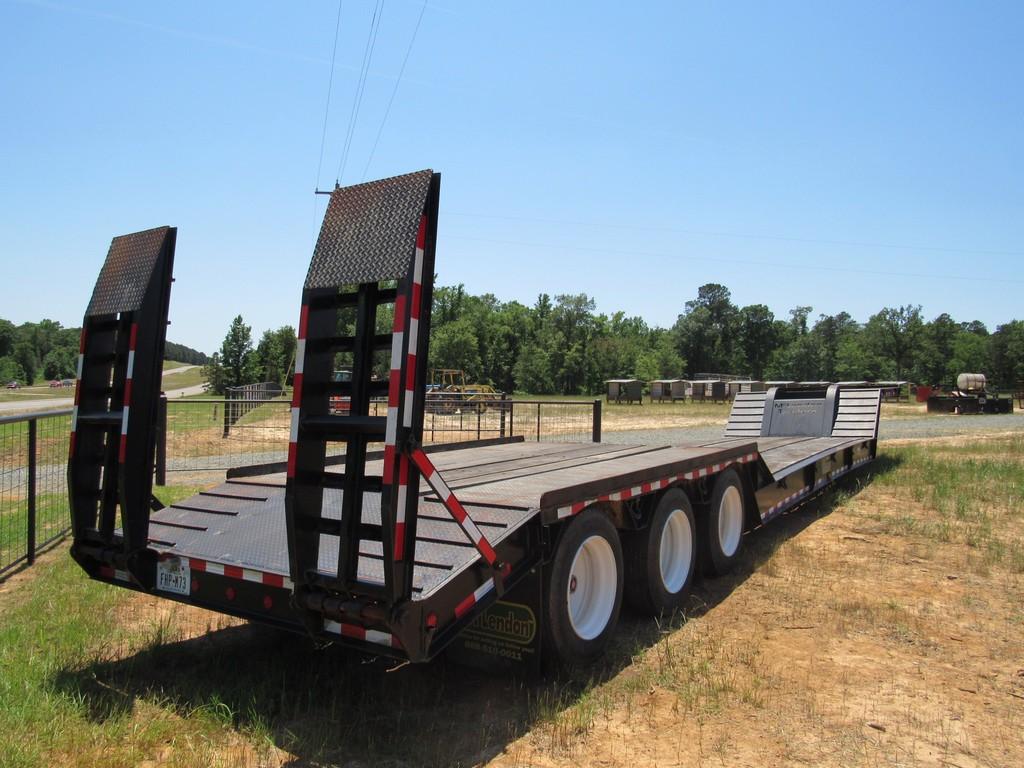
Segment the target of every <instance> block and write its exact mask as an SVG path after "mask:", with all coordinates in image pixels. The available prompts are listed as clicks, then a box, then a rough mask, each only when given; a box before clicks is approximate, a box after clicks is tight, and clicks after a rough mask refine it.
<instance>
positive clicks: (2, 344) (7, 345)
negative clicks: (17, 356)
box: [0, 319, 18, 357]
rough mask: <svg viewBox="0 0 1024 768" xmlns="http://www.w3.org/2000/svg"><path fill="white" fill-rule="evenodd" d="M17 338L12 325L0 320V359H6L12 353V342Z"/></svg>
mask: <svg viewBox="0 0 1024 768" xmlns="http://www.w3.org/2000/svg"><path fill="white" fill-rule="evenodd" d="M17 338H18V332H17V329H16V328H15V327H14V323H12V322H11V321H10V320H2V319H0V357H7V356H8V355H10V354H11V353H12V352H13V351H14V342H15V341H16V340H17Z"/></svg>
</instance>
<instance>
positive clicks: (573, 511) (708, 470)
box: [557, 452, 758, 520]
mask: <svg viewBox="0 0 1024 768" xmlns="http://www.w3.org/2000/svg"><path fill="white" fill-rule="evenodd" d="M757 457H758V454H757V453H756V452H754V453H748V454H746V455H745V456H740V457H738V458H735V459H729V460H728V461H723V462H721V463H719V464H709V465H708V466H706V467H700V468H699V469H691V470H690V471H689V472H683V473H681V474H678V475H669V476H668V477H662V478H659V479H657V480H652V481H651V482H649V483H641V484H640V485H634V486H631V487H629V488H623V489H621V490H618V491H615V492H614V493H606V494H603V495H601V496H597V497H595V498H592V499H584V500H583V501H577V502H575V503H573V504H569V505H568V506H565V507H559V508H558V510H557V514H558V519H559V520H562V519H564V518H566V517H572V516H573V515H578V514H579V513H580V512H582V511H583V510H584V509H586V508H587V507H589V506H590V505H591V504H596V503H597V502H599V501H628V500H629V499H635V498H636V497H638V496H645V495H647V494H648V493H654V492H655V491H660V490H661V489H662V488H668V487H669V486H671V485H673V484H675V483H678V482H679V481H680V480H697V479H699V478H702V477H707V476H708V475H714V474H717V473H718V472H721V471H722V470H723V469H725V468H726V467H729V466H731V465H732V464H747V463H749V462H751V461H757Z"/></svg>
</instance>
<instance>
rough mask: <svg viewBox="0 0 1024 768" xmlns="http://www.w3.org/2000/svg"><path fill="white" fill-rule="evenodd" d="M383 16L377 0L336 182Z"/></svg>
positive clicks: (342, 168) (342, 169)
mask: <svg viewBox="0 0 1024 768" xmlns="http://www.w3.org/2000/svg"><path fill="white" fill-rule="evenodd" d="M383 16H384V0H378V2H377V4H376V5H375V6H374V7H373V18H372V19H370V32H369V34H368V35H367V38H366V47H365V48H364V50H363V66H362V69H361V70H360V72H359V82H358V84H357V85H356V93H355V98H354V99H353V101H352V113H351V115H350V116H349V122H348V131H347V133H346V135H345V146H344V149H343V150H342V153H341V162H339V163H338V173H337V183H341V179H342V177H343V176H344V175H345V166H346V165H348V153H349V150H350V149H351V148H352V138H353V137H354V136H355V132H356V123H357V122H358V120H359V107H360V106H361V105H362V103H363V93H364V92H365V91H366V78H367V75H368V74H369V72H370V63H371V62H372V61H373V49H374V47H375V46H376V44H377V30H379V29H380V20H381V18H383Z"/></svg>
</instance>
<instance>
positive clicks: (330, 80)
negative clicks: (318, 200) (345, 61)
mask: <svg viewBox="0 0 1024 768" xmlns="http://www.w3.org/2000/svg"><path fill="white" fill-rule="evenodd" d="M341 3H342V0H338V18H337V20H336V21H335V22H334V46H333V47H332V48H331V74H330V76H329V77H328V78H327V105H326V106H325V107H324V127H323V130H322V131H321V132H320V160H319V161H317V164H316V183H315V184H314V186H315V187H319V186H320V171H321V170H323V165H324V145H325V144H326V143H327V117H328V115H330V113H331V90H332V89H333V88H334V61H335V57H336V56H337V54H338V31H339V30H340V29H341Z"/></svg>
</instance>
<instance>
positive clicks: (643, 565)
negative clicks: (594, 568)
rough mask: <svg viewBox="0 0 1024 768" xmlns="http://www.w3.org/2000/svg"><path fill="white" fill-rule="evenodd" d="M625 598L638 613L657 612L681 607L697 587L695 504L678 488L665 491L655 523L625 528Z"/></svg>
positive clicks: (653, 518)
mask: <svg viewBox="0 0 1024 768" xmlns="http://www.w3.org/2000/svg"><path fill="white" fill-rule="evenodd" d="M622 544H623V556H624V558H623V559H624V561H625V566H626V568H625V571H626V573H625V577H626V583H625V598H626V602H627V603H628V604H629V606H630V607H631V608H632V609H633V610H635V611H638V612H640V613H644V614H647V615H650V616H657V615H658V614H661V613H666V612H670V611H673V610H676V609H679V608H681V607H682V606H683V604H684V603H685V602H686V598H687V597H689V594H690V588H691V587H692V586H693V575H694V570H695V569H694V563H695V562H696V560H697V558H696V554H697V527H696V524H695V520H694V517H693V506H692V505H691V504H690V499H689V497H687V495H686V493H685V492H684V491H683V490H682V489H680V488H670V489H669V490H668V491H666V492H665V493H664V494H663V495H662V497H661V499H659V500H658V505H657V506H656V507H655V508H654V515H653V516H652V517H651V523H650V525H648V526H647V527H646V528H644V529H643V530H640V531H628V532H624V533H623V539H622Z"/></svg>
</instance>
